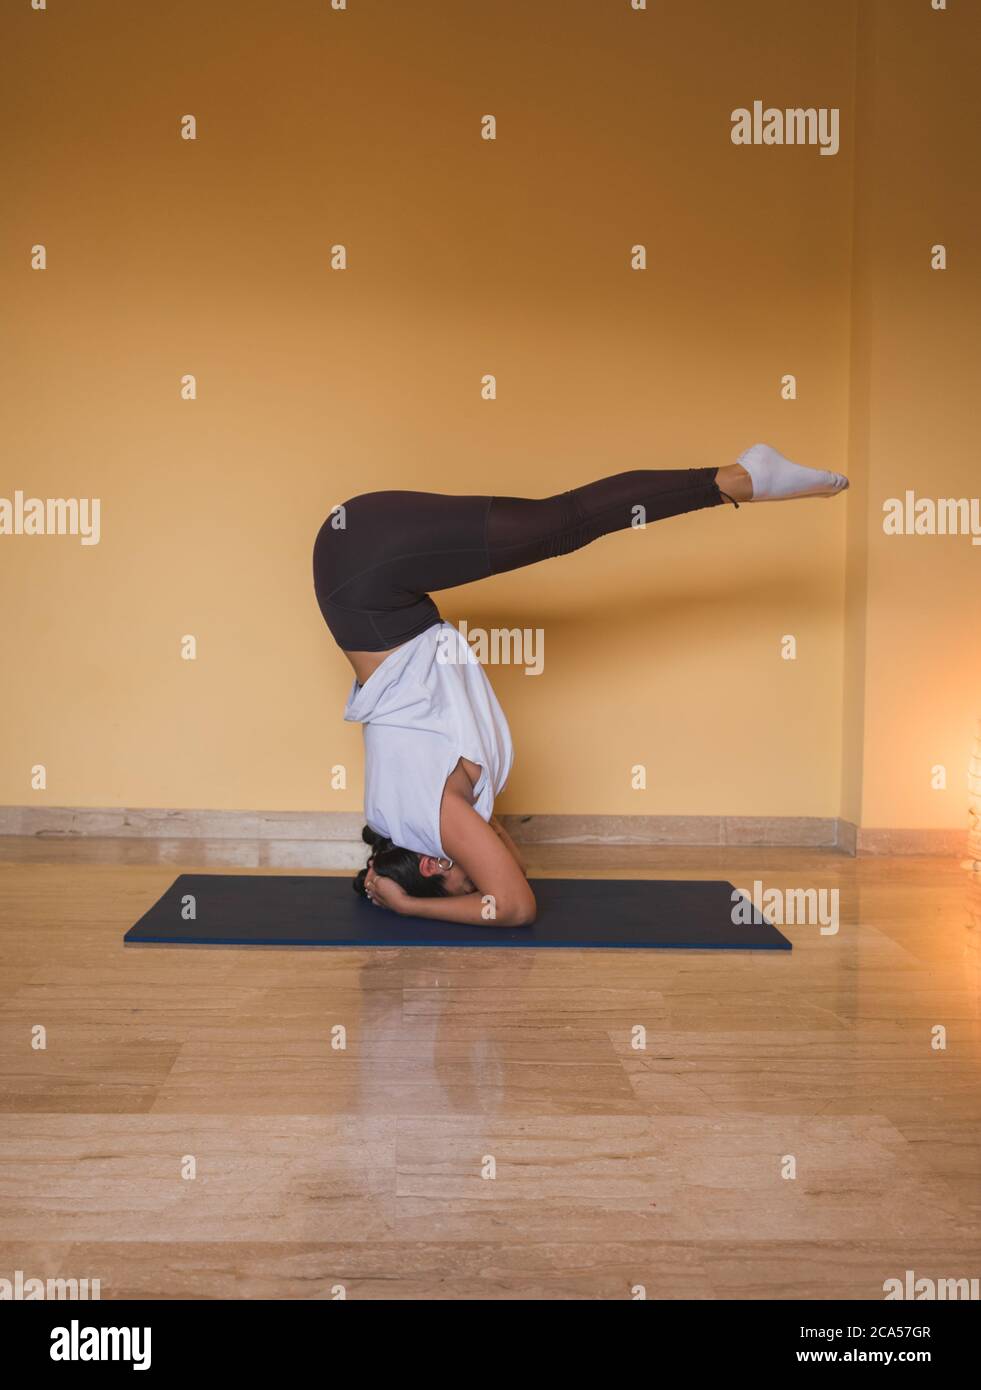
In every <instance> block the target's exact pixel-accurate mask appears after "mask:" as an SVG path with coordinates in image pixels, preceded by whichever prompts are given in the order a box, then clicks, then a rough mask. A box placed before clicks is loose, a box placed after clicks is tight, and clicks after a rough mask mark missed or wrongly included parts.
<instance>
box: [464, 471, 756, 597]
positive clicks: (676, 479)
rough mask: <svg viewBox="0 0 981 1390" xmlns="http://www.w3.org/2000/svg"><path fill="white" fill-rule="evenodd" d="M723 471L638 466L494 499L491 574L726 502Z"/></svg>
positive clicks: (489, 523) (490, 515)
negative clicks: (544, 491) (543, 491)
mask: <svg viewBox="0 0 981 1390" xmlns="http://www.w3.org/2000/svg"><path fill="white" fill-rule="evenodd" d="M722 471H723V470H720V469H716V468H690V469H671V470H661V469H636V470H634V471H633V472H630V473H615V474H614V475H613V476H612V477H610V478H601V479H600V480H599V481H598V482H595V483H587V484H586V485H585V486H584V487H577V488H572V489H570V491H568V492H560V493H557V494H556V496H554V497H542V498H527V497H495V498H493V499H492V500H491V505H490V510H489V512H488V516H487V552H488V558H489V562H490V572H491V574H501V573H503V572H504V571H506V570H514V569H520V568H521V567H522V566H524V565H533V564H536V563H537V562H538V561H539V560H547V559H550V558H552V557H553V556H556V555H568V554H570V553H571V552H572V551H574V550H581V549H582V547H583V546H585V545H589V544H590V542H591V541H595V540H597V539H598V538H599V537H600V536H607V535H609V534H610V533H611V532H613V531H625V530H628V529H629V528H631V527H636V526H641V525H644V526H646V525H647V524H648V523H649V522H652V521H664V520H665V519H666V518H667V517H670V516H682V515H684V513H686V512H696V511H702V510H703V509H705V508H706V507H718V506H720V505H721V504H722V503H723V502H724V501H725V500H726V499H725V497H724V496H723V493H722V491H721V490H720V487H719V484H718V482H717V481H716V477H717V475H718V474H719V473H720V472H722ZM725 471H726V472H727V473H728V472H729V470H728V469H727V470H725ZM742 471H743V470H742V469H739V472H740V473H742ZM734 476H735V475H734ZM730 485H731V486H736V483H735V481H733V482H731V483H730ZM729 497H730V499H731V498H732V494H731V493H730V494H729ZM736 500H738V499H736Z"/></svg>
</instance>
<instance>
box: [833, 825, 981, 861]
mask: <svg viewBox="0 0 981 1390" xmlns="http://www.w3.org/2000/svg"><path fill="white" fill-rule="evenodd" d="M858 853H859V854H860V855H873V854H882V855H888V854H930V855H942V856H943V857H945V858H950V859H963V857H964V856H965V855H966V853H967V830H966V829H964V830H916V829H911V830H903V829H894V828H893V827H891V826H889V827H886V828H884V829H876V828H875V827H868V826H863V827H861V828H860V829H859V831H858Z"/></svg>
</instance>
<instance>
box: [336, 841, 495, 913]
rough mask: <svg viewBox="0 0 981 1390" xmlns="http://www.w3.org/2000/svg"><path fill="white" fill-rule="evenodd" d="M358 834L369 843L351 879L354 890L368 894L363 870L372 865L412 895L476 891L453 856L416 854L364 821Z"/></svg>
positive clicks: (441, 894)
mask: <svg viewBox="0 0 981 1390" xmlns="http://www.w3.org/2000/svg"><path fill="white" fill-rule="evenodd" d="M361 838H362V840H364V842H365V844H366V845H370V846H371V854H370V855H369V858H368V863H367V864H366V865H365V867H364V868H363V869H362V870H361V872H360V873H359V874H358V875H357V877H356V878H355V880H354V883H353V887H354V891H355V893H360V895H361V896H362V897H367V894H366V893H365V887H364V880H365V874H366V873H367V872H368V869H369V868H371V869H373V870H374V872H375V873H376V874H378V875H379V876H380V877H382V878H391V879H394V880H395V882H396V883H397V884H398V885H399V887H400V888H402V889H404V890H405V892H406V893H408V894H409V895H410V897H413V898H451V897H459V896H460V895H461V894H463V893H473V892H476V889H475V887H474V885H473V884H472V883H471V881H470V879H469V878H467V876H466V874H465V873H464V872H463V870H462V869H461V868H460V866H459V864H454V863H453V861H452V860H446V859H437V858H436V856H435V855H432V854H418V853H416V851H415V850H413V849H402V847H401V846H400V845H393V844H392V842H391V840H389V839H388V838H387V836H385V835H379V834H378V832H377V831H375V830H372V828H371V826H370V825H366V826H365V827H364V829H363V830H362V831H361Z"/></svg>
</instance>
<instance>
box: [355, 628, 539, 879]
mask: <svg viewBox="0 0 981 1390" xmlns="http://www.w3.org/2000/svg"><path fill="white" fill-rule="evenodd" d="M344 718H345V719H347V720H351V721H353V722H355V723H360V724H362V725H363V726H364V748H365V775H364V783H365V787H364V812H365V820H366V821H367V822H368V824H369V825H370V826H371V828H372V830H375V831H377V832H378V833H379V834H381V835H387V836H388V838H389V839H390V840H391V841H392V843H393V844H396V845H401V846H402V848H403V849H411V850H415V851H416V852H417V853H418V854H432V855H436V856H438V857H444V856H446V852H445V850H444V849H443V846H442V842H441V840H440V834H439V808H440V803H441V802H442V799H443V789H444V788H445V786H446V779H447V777H449V775H450V773H451V772H452V771H453V769H454V768H455V767H456V765H457V763H458V761H459V760H460V758H469V760H470V761H471V762H473V763H476V764H477V765H478V766H479V767H480V776H479V778H478V780H477V783H476V785H475V786H474V803H473V805H474V810H475V811H476V812H477V814H478V815H480V816H482V817H483V818H484V820H490V818H491V814H492V813H493V810H494V798H495V797H496V796H497V795H498V793H499V792H501V791H502V790H503V788H504V784H505V783H506V782H507V779H508V774H509V773H510V771H511V764H512V762H513V761H514V749H513V746H512V743H511V731H510V730H509V728H508V723H507V720H506V719H505V717H504V711H503V710H502V709H501V706H500V705H499V704H498V701H497V696H496V695H495V694H494V691H493V690H492V689H491V684H490V681H489V680H488V679H487V676H486V675H485V673H484V668H483V667H482V666H481V664H480V662H479V661H478V660H477V658H476V657H475V656H474V654H473V651H472V649H471V647H470V646H469V644H468V642H467V641H466V639H465V637H464V636H463V634H462V633H461V632H460V631H459V629H458V628H455V627H454V626H453V624H452V623H447V622H441V623H436V624H434V625H433V626H432V627H428V628H426V630H425V632H420V633H419V636H418V637H413V638H412V640H411V641H410V642H406V643H404V645H403V646H401V647H397V648H396V649H395V651H393V652H391V653H390V654H389V655H388V656H387V657H386V658H385V660H384V661H383V662H382V664H381V665H380V666H379V667H377V669H376V670H374V671H372V673H371V675H370V676H369V677H368V679H367V680H366V681H365V683H364V685H358V682H357V681H355V682H354V686H353V688H352V690H351V694H350V696H349V697H348V702H347V705H346V706H345V708H344ZM446 857H448V856H446Z"/></svg>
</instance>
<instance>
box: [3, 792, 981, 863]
mask: <svg viewBox="0 0 981 1390" xmlns="http://www.w3.org/2000/svg"><path fill="white" fill-rule="evenodd" d="M501 819H502V821H503V823H504V825H505V826H506V828H507V830H508V832H509V834H511V835H512V836H513V837H514V839H515V840H516V841H517V842H519V843H521V844H526V845H563V844H564V845H577V844H582V845H690V846H699V845H704V846H716V847H728V848H733V847H747V848H748V847H753V846H765V847H769V848H777V847H782V848H787V849H831V850H837V851H838V852H839V853H841V854H848V855H854V854H860V855H891V854H897V855H898V854H930V855H945V856H951V857H958V856H959V857H963V856H964V855H965V854H966V852H967V831H966V829H965V830H963V831H961V830H916V829H908V830H907V829H899V830H896V829H876V828H867V827H858V826H856V825H855V824H854V823H853V822H851V821H846V820H843V819H840V818H836V817H831V816H828V817H824V816H585V815H527V816H522V815H504V816H502V817H501ZM362 824H363V818H362V816H361V815H360V813H359V812H356V811H207V810H189V811H182V810H154V809H147V808H139V809H131V808H127V807H91V806H0V836H14V835H16V836H26V837H29V838H31V839H35V840H61V841H72V840H77V841H84V840H91V839H113V840H141V841H145V840H155V841H159V842H161V844H163V845H169V846H172V847H173V857H174V858H175V859H176V858H178V857H179V846H180V842H181V841H185V840H196V841H198V842H199V843H203V844H204V845H206V846H207V847H208V854H209V857H210V858H213V859H214V862H219V861H220V862H227V863H237V862H240V856H241V855H246V856H247V857H252V858H254V857H255V854H256V853H257V852H258V854H259V858H260V862H272V861H273V859H275V860H276V861H277V862H281V863H284V864H286V865H289V864H291V863H295V864H296V866H297V867H299V866H301V865H302V864H308V865H309V866H310V867H323V868H347V867H349V866H353V865H356V864H359V863H362V862H363V859H364V847H363V844H362V841H361V826H362ZM246 845H253V846H255V845H258V846H260V847H261V846H264V845H265V846H269V847H271V846H272V845H276V846H277V847H278V848H277V851H276V853H275V855H273V854H272V853H271V849H270V850H269V851H263V850H262V849H261V848H260V849H259V851H254V850H253V851H252V852H251V853H250V852H248V851H246V850H245V849H244V846H246Z"/></svg>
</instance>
